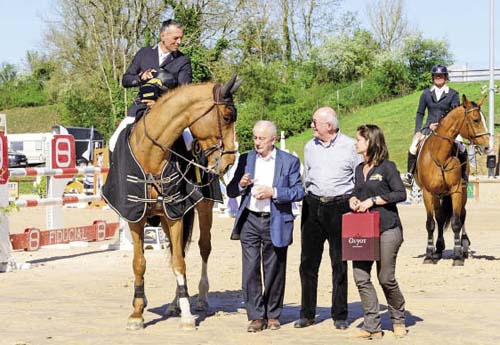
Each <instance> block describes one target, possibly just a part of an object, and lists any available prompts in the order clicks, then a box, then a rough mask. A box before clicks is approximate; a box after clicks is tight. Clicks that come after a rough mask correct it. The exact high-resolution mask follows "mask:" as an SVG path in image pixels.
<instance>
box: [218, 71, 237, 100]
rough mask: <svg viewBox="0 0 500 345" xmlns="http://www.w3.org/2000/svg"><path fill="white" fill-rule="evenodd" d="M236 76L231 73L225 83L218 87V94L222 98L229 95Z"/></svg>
mask: <svg viewBox="0 0 500 345" xmlns="http://www.w3.org/2000/svg"><path fill="white" fill-rule="evenodd" d="M236 77H237V76H236V75H233V76H232V77H231V79H229V81H228V82H227V83H225V84H224V85H222V87H221V89H220V95H221V97H222V98H228V97H231V89H232V88H233V86H234V82H235V81H236Z"/></svg>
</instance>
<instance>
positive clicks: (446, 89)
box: [431, 85, 450, 101]
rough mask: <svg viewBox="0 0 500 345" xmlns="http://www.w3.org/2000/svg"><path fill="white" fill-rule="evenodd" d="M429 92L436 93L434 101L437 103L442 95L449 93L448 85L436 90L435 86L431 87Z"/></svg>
mask: <svg viewBox="0 0 500 345" xmlns="http://www.w3.org/2000/svg"><path fill="white" fill-rule="evenodd" d="M431 91H434V92H435V93H436V99H437V100H438V101H439V100H440V99H441V97H442V96H443V93H448V92H450V88H449V87H448V85H444V86H443V87H442V88H438V87H436V85H434V86H432V87H431Z"/></svg>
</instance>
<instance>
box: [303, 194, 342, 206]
mask: <svg viewBox="0 0 500 345" xmlns="http://www.w3.org/2000/svg"><path fill="white" fill-rule="evenodd" d="M307 196H308V197H310V198H312V199H315V200H318V201H319V202H321V203H324V204H327V203H330V202H341V201H345V200H347V198H348V196H347V195H337V196H319V195H314V194H313V193H311V192H309V193H307Z"/></svg>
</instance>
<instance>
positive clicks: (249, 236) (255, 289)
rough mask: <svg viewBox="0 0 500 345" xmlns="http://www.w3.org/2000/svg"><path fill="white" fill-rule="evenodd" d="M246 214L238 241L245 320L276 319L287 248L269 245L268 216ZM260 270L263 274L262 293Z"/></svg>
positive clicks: (281, 297) (278, 312)
mask: <svg viewBox="0 0 500 345" xmlns="http://www.w3.org/2000/svg"><path fill="white" fill-rule="evenodd" d="M246 213H247V215H246V219H245V220H244V224H243V226H242V229H241V237H240V241H241V249H242V253H243V255H242V259H243V279H242V281H243V283H242V285H243V286H242V287H243V300H244V302H245V306H246V309H247V316H248V320H257V319H279V317H280V315H281V311H282V310H283V299H284V296H285V275H286V254H287V249H288V247H275V246H274V245H273V243H272V241H271V231H270V220H271V219H270V217H269V216H267V217H259V216H256V215H255V214H254V213H252V212H248V211H246ZM243 216H245V215H243ZM261 269H262V271H263V272H264V291H262V277H261Z"/></svg>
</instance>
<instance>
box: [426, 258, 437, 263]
mask: <svg viewBox="0 0 500 345" xmlns="http://www.w3.org/2000/svg"><path fill="white" fill-rule="evenodd" d="M424 264H435V262H434V260H433V259H432V258H425V259H424Z"/></svg>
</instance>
